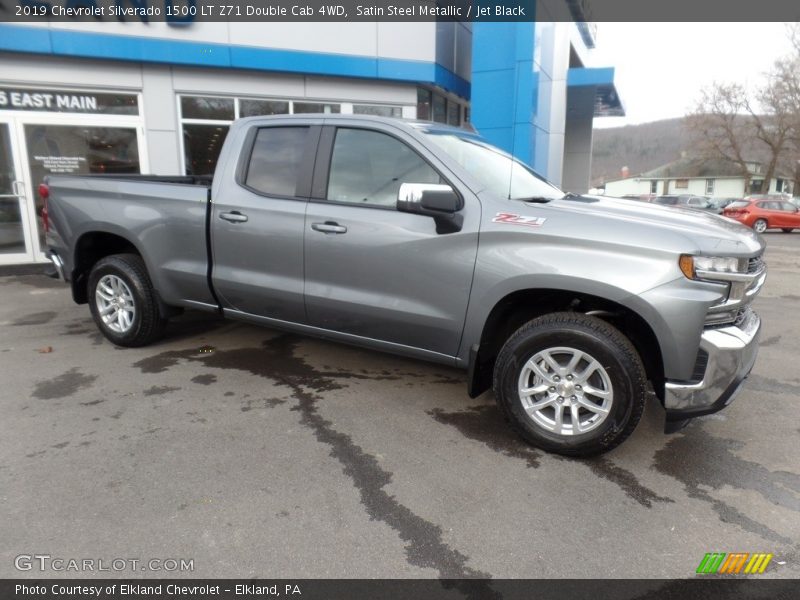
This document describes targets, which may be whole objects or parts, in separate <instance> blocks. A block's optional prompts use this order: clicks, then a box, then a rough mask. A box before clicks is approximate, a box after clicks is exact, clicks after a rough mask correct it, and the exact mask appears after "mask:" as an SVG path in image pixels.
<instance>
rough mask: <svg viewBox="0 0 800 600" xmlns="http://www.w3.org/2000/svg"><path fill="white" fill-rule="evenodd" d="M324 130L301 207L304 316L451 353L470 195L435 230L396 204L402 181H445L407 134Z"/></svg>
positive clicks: (467, 270) (471, 221) (473, 213)
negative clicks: (448, 227) (310, 189)
mask: <svg viewBox="0 0 800 600" xmlns="http://www.w3.org/2000/svg"><path fill="white" fill-rule="evenodd" d="M377 128H379V126H376V129H377ZM325 139H328V140H331V141H329V142H328V145H329V149H328V152H329V154H327V156H329V157H330V161H329V162H330V166H329V170H328V173H322V174H321V176H320V174H319V173H315V175H314V179H315V183H314V195H315V196H317V197H315V198H313V199H312V201H311V202H310V203H309V204H308V211H307V215H306V230H305V240H306V242H305V278H306V286H305V298H306V311H307V313H308V321H309V324H310V325H314V326H317V327H321V328H324V329H328V330H333V331H337V332H342V333H347V334H351V335H355V336H359V337H362V338H370V339H373V340H380V341H383V342H389V343H391V344H397V345H401V346H406V347H410V348H414V349H422V350H426V351H429V352H434V353H436V354H439V355H444V356H455V355H456V353H457V351H458V346H459V343H460V340H461V333H462V330H463V326H464V318H465V315H466V310H467V302H468V300H469V291H470V286H471V283H472V273H473V268H474V265H475V258H476V254H477V248H478V237H477V232H478V227H479V223H478V220H479V218H478V215H479V214H480V209H479V207H477V202H478V200H477V198H474V197H468V198H467V197H465V198H464V200H465V202H466V208H465V209H464V216H465V220H464V225H463V228H462V229H461V231H459V232H455V233H446V234H439V233H437V232H436V225H435V223H434V221H433V219H432V218H431V217H427V216H422V215H415V214H408V213H401V212H398V211H397V210H396V203H397V194H398V190H399V188H400V185H401V184H403V183H436V184H438V183H450V182H449V181H447V180H446V179H445V178H443V177H442V176H441V173H440V172H439V171H437V170H436V169H435V168H434V167H433V166H432V165H431V163H430V162H428V160H427V159H424V158H423V157H422V155H421V154H420V152H424V149H422V148H418V149H417V150H415V148H414V144H415V142H414V140H411V139H408V140H404V139H400V138H398V137H395V135H391V134H390V131H389V130H387V131H386V132H382V131H378V130H375V129H368V128H352V127H339V128H338V129H336V130H335V131H333V130H332V129H328V130H326V132H325V133H324V134H323V140H325ZM320 146H321V150H320V151H321V153H323V152H325V144H324V143H321V144H320ZM330 146H332V151H331V150H330ZM418 150H419V152H418ZM326 158H327V157H326ZM320 162H322V163H323V164H324V163H325V162H327V161H321V160H320V159H318V160H317V165H319V164H320ZM326 175H327V177H326ZM317 182H326V183H322V185H321V186H319V187H318V185H317Z"/></svg>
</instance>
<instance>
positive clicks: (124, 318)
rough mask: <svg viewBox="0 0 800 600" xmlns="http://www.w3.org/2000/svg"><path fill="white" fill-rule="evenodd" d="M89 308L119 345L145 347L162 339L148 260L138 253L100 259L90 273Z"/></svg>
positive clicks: (163, 321)
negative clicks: (146, 266) (147, 267)
mask: <svg viewBox="0 0 800 600" xmlns="http://www.w3.org/2000/svg"><path fill="white" fill-rule="evenodd" d="M87 291H88V294H87V295H88V299H89V309H90V310H91V313H92V317H93V318H94V321H95V323H96V324H97V327H98V328H99V329H100V331H101V332H102V333H103V335H104V336H106V337H107V338H108V339H109V340H110V341H112V342H113V343H115V344H117V345H118V346H129V347H136V346H145V345H147V344H150V343H151V342H154V341H155V340H157V339H158V338H160V337H161V335H162V333H163V332H164V327H165V326H166V322H167V321H166V319H164V318H163V317H162V316H161V312H160V310H159V308H158V301H157V299H156V295H155V291H154V290H153V285H152V283H151V282H150V277H149V276H148V274H147V269H146V268H145V265H144V261H143V260H142V258H141V257H140V256H138V255H136V254H115V255H113V256H107V257H105V258H103V259H100V260H99V261H98V262H97V264H95V266H94V267H93V268H92V271H91V273H90V274H89V283H88V290H87Z"/></svg>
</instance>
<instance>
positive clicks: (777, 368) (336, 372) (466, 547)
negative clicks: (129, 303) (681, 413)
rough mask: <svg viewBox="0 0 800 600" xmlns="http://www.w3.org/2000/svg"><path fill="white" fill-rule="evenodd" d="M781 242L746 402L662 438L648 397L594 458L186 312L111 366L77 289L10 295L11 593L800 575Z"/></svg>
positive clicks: (2, 432) (464, 403)
mask: <svg viewBox="0 0 800 600" xmlns="http://www.w3.org/2000/svg"><path fill="white" fill-rule="evenodd" d="M766 238H767V240H768V244H769V247H768V250H767V261H768V264H769V268H770V274H769V277H768V281H767V284H766V287H765V289H764V291H763V292H762V294H761V296H760V297H759V299H758V300H757V304H756V307H757V310H758V312H759V313H760V314H761V316H762V319H763V322H764V329H763V332H762V338H761V351H760V355H759V359H758V362H757V364H756V367H755V370H754V372H753V374H752V376H751V377H750V379H749V381H748V384H747V386H746V388H745V391H744V392H743V393H742V394H741V395H740V396H739V398H738V399H737V400H736V402H735V403H734V404H733V405H731V406H730V407H729V408H728V409H726V410H725V411H724V412H722V413H719V414H717V415H712V416H709V417H705V418H703V419H700V420H697V421H695V422H694V423H692V424H691V425H690V426H689V427H687V428H686V429H684V430H683V431H682V432H680V433H677V434H673V435H669V436H667V435H664V434H663V433H662V428H663V412H662V411H661V409H660V406H659V405H658V402H657V401H656V400H655V399H653V400H652V402H651V404H650V405H648V407H647V410H646V411H645V415H644V417H643V419H642V422H641V423H640V425H639V427H638V429H637V431H636V432H635V433H634V435H633V437H632V438H631V439H630V440H628V442H626V443H625V444H623V445H622V446H621V447H619V448H617V449H616V450H614V451H613V452H611V453H610V454H607V455H605V456H603V457H601V458H598V459H593V460H570V459H564V458H560V457H557V456H553V455H548V454H545V453H543V452H540V451H537V450H534V449H532V448H530V447H528V446H526V445H525V444H524V443H522V442H520V441H519V440H518V439H517V438H516V437H515V436H514V434H513V433H511V431H510V430H509V429H508V428H507V427H506V425H505V424H504V423H503V421H502V419H501V417H500V416H499V413H498V411H497V409H496V408H495V404H494V397H493V396H492V394H491V393H486V394H484V395H483V396H481V397H480V398H478V399H476V400H470V399H469V397H468V396H467V394H466V383H465V380H466V374H465V373H462V372H461V371H458V370H455V369H447V368H442V367H439V366H435V365H430V364H427V363H423V362H416V361H412V360H405V359H401V358H396V357H393V356H390V355H385V354H379V353H374V352H366V351H363V350H359V349H355V348H351V347H347V346H342V345H336V344H332V343H327V342H322V341H318V340H314V339H309V338H302V337H298V336H294V335H287V334H283V333H280V332H277V331H273V330H269V329H264V328H258V327H255V326H250V325H245V324H239V323H234V322H228V321H223V320H219V319H217V318H215V317H212V316H207V315H200V314H190V313H187V314H186V315H184V316H182V317H181V318H179V319H177V320H176V321H175V322H174V323H172V324H171V326H170V329H169V331H168V335H167V337H166V339H164V340H163V341H162V342H160V343H159V344H157V345H155V346H151V347H147V348H141V349H121V348H115V347H114V346H113V345H111V344H110V343H108V342H107V341H105V339H104V338H102V336H101V335H100V334H99V333H98V331H97V329H96V328H95V326H94V324H93V322H92V320H91V318H90V316H89V310H88V308H87V307H86V306H76V305H74V304H73V303H72V301H71V299H70V294H69V291H68V288H67V287H66V286H64V285H63V284H61V283H59V282H57V281H54V280H51V279H48V278H46V277H43V276H37V275H28V276H10V277H3V278H0V298H2V303H0V374H1V377H0V382H2V391H0V410H2V418H0V506H1V507H2V513H3V519H2V520H0V540H2V544H0V577H19V576H31V575H34V576H84V575H87V574H86V573H70V572H52V571H48V572H44V573H40V572H38V571H37V570H33V571H30V572H27V573H24V572H20V571H18V570H16V569H15V566H14V558H15V557H16V556H18V555H20V554H47V555H51V556H53V557H63V558H67V559H68V558H81V559H82V558H94V559H100V558H102V559H104V560H108V561H110V560H112V559H115V558H123V559H127V558H136V559H141V560H143V561H146V560H149V559H181V558H183V559H192V560H193V565H194V570H193V571H192V572H169V573H165V572H163V571H152V572H151V571H148V572H139V573H131V572H129V571H127V572H125V571H123V572H120V573H118V575H120V576H128V577H130V576H153V577H162V576H165V575H167V576H195V577H255V576H260V577H284V578H294V577H348V578H361V577H366V578H373V577H387V578H397V577H399V578H404V577H473V576H477V577H495V578H505V577H514V578H516V577H534V578H539V577H567V578H581V577H646V578H651V577H652V578H656V577H669V578H673V577H691V576H693V575H694V572H695V569H696V568H697V565H698V563H699V562H700V560H701V559H702V558H703V556H704V554H705V553H706V552H713V551H721V552H735V551H741V552H771V553H774V554H775V558H774V559H773V561H772V563H771V565H770V566H769V568H768V571H767V573H766V574H765V575H764V576H773V577H800V566H799V565H798V561H800V552H798V543H797V540H798V539H800V461H799V460H798V448H800V402H799V400H800V362H798V358H800V317H799V316H798V310H799V309H800V234H798V233H795V234H789V235H787V234H781V233H769V234H767V235H766ZM104 575H106V576H107V575H117V573H105V574H104Z"/></svg>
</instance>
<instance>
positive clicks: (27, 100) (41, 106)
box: [0, 88, 139, 115]
mask: <svg viewBox="0 0 800 600" xmlns="http://www.w3.org/2000/svg"><path fill="white" fill-rule="evenodd" d="M0 110H24V111H35V112H69V113H92V114H106V115H138V114H139V99H138V96H137V95H136V94H102V93H97V94H94V93H79V92H72V91H65V90H37V89H22V88H0Z"/></svg>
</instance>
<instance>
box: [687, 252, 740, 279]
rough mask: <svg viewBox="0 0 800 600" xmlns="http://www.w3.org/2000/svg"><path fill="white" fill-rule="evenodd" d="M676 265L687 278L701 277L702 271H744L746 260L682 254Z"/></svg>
mask: <svg viewBox="0 0 800 600" xmlns="http://www.w3.org/2000/svg"><path fill="white" fill-rule="evenodd" d="M678 265H679V266H680V268H681V271H682V272H683V274H684V275H686V277H688V278H689V279H702V276H701V275H702V273H745V272H746V268H747V261H742V260H740V259H738V258H735V257H732V256H689V255H688V254H682V255H681V257H680V260H679V261H678Z"/></svg>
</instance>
